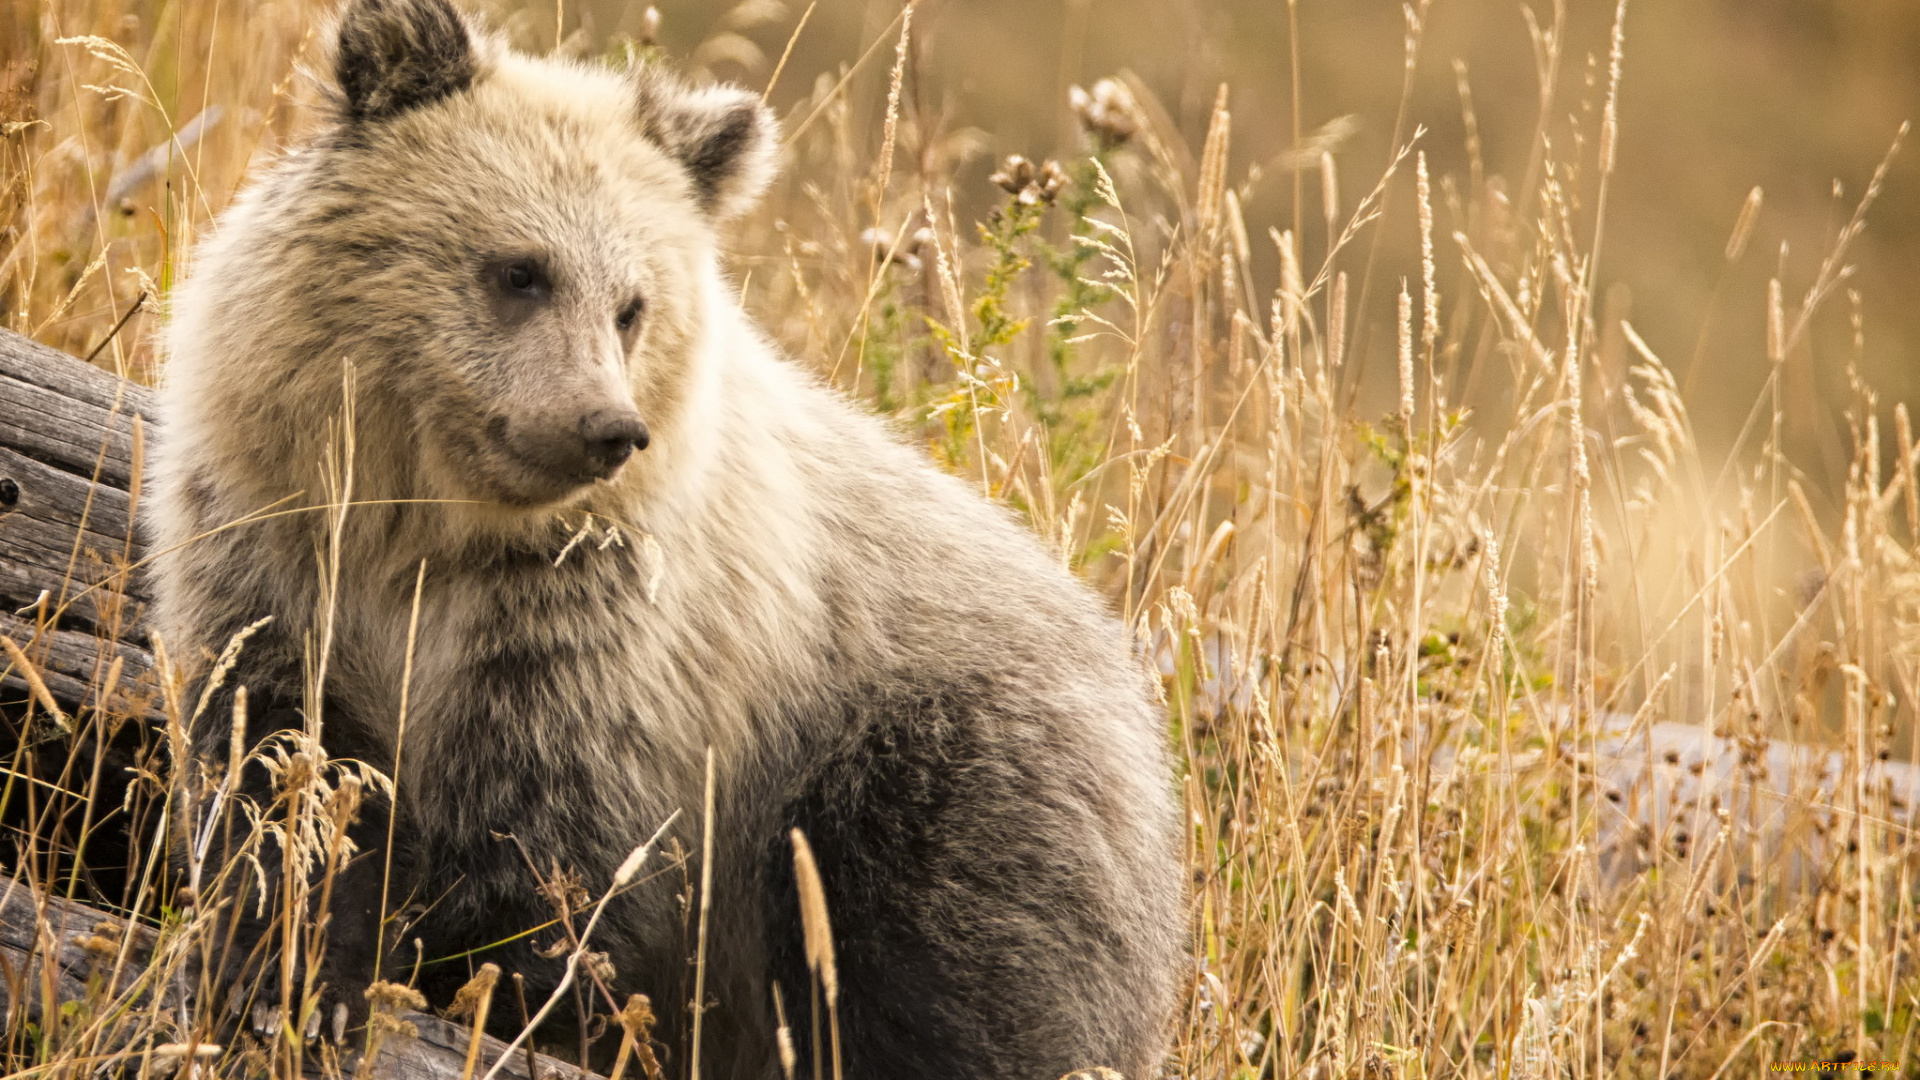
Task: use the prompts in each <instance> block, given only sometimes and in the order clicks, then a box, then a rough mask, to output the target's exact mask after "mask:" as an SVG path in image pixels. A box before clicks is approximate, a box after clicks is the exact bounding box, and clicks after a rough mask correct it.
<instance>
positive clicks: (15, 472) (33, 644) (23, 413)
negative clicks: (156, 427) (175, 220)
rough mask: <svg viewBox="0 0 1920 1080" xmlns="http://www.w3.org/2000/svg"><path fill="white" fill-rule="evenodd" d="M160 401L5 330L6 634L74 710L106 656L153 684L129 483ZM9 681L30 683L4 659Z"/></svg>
mask: <svg viewBox="0 0 1920 1080" xmlns="http://www.w3.org/2000/svg"><path fill="white" fill-rule="evenodd" d="M152 408H153V398H152V392H151V391H149V390H148V389H146V388H145V387H142V386H138V385H135V384H133V383H129V382H125V381H123V380H121V379H118V378H115V377H114V376H113V375H111V374H109V373H108V372H105V371H102V370H100V369H99V368H95V367H91V366H89V365H87V364H84V363H81V362H80V361H79V360H77V359H75V358H73V357H71V356H67V355H66V354H64V353H61V352H58V351H57V350H54V349H49V348H47V347H46V346H44V345H41V344H39V343H37V342H34V341H31V340H29V339H27V338H24V337H21V336H20V335H18V334H15V333H11V332H9V331H4V330H0V633H4V634H5V635H6V636H7V637H9V638H12V639H13V641H14V643H15V644H17V645H20V646H21V647H22V648H24V649H26V650H27V653H28V655H29V656H30V657H32V658H33V660H34V663H35V665H36V666H37V667H38V668H39V674H40V676H41V679H42V681H43V682H45V684H46V685H47V687H48V689H49V690H51V691H52V692H53V693H54V695H55V696H56V697H58V698H59V699H60V700H61V701H62V703H63V705H64V706H65V707H68V708H73V707H76V706H78V705H79V704H80V703H81V702H82V701H83V700H84V699H85V698H86V695H87V688H88V687H89V685H90V684H91V683H92V682H93V680H94V679H96V678H97V677H98V676H99V675H100V674H101V673H103V672H104V671H105V669H106V662H107V661H105V660H102V659H101V658H102V657H103V656H104V657H107V658H108V659H109V660H110V659H111V656H112V655H114V654H115V653H117V654H119V655H121V656H123V657H125V658H126V675H125V677H127V678H131V679H133V680H134V681H135V682H136V683H138V682H142V681H144V682H145V684H146V685H149V686H150V685H151V679H150V674H149V668H151V666H152V662H151V658H150V657H149V656H148V655H147V654H146V653H145V652H144V651H143V650H142V649H141V648H139V646H141V645H144V644H145V632H144V625H143V621H142V620H143V616H144V613H145V608H146V603H147V601H148V599H149V595H148V592H147V586H146V578H145V576H144V575H143V574H142V573H140V572H139V571H138V570H134V569H130V568H131V567H134V566H136V565H137V564H138V562H139V560H140V559H141V558H142V557H143V555H144V553H145V551H144V547H143V545H142V544H141V542H140V537H139V534H138V530H137V529H136V527H135V525H134V522H133V520H132V515H133V514H134V513H137V506H135V505H134V504H135V501H136V500H135V498H134V496H132V495H131V494H129V491H128V488H129V487H130V486H131V485H132V482H133V480H134V474H135V472H136V471H137V469H136V463H135V459H136V458H137V457H139V456H140V455H139V454H138V453H137V452H136V449H135V417H136V416H140V417H142V418H143V419H142V426H144V422H145V421H144V417H146V416H149V415H151V412H152ZM96 476H97V477H98V480H97V481H96V479H95V477H96ZM90 632H91V633H90ZM94 633H100V634H106V635H109V636H111V637H114V638H116V639H118V641H117V643H116V644H113V645H110V646H108V645H102V644H101V643H100V642H99V640H98V639H97V638H95V637H94V636H93V634H94ZM0 684H4V686H5V687H6V688H7V689H8V690H9V691H18V690H20V689H21V688H22V687H23V686H24V685H25V682H24V680H23V679H22V678H21V675H20V673H19V672H15V671H12V670H11V669H10V667H9V666H8V665H7V664H5V663H4V662H0ZM129 685H133V684H131V683H130V684H129Z"/></svg>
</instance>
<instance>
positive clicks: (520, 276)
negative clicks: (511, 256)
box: [500, 259, 547, 297]
mask: <svg viewBox="0 0 1920 1080" xmlns="http://www.w3.org/2000/svg"><path fill="white" fill-rule="evenodd" d="M500 284H501V285H503V286H505V287H506V290H507V291H508V292H510V293H515V294H518V295H520V296H529V297H532V296H539V295H540V294H541V293H543V292H545V291H546V286H547V275H546V274H544V273H542V272H541V270H540V264H539V263H537V262H534V261H533V260H532V259H515V260H513V261H512V262H510V263H507V264H506V265H505V266H502V267H501V268H500Z"/></svg>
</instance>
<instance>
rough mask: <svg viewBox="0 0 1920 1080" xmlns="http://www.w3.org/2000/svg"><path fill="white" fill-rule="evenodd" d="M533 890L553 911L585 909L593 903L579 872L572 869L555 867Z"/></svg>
mask: <svg viewBox="0 0 1920 1080" xmlns="http://www.w3.org/2000/svg"><path fill="white" fill-rule="evenodd" d="M534 891H536V892H538V893H539V894H540V898H541V899H543V900H545V901H546V902H547V903H548V904H550V905H552V907H553V909H554V910H555V911H585V910H586V909H587V908H588V906H590V905H591V904H592V903H593V896H592V895H591V894H589V893H588V892H587V888H586V886H585V885H584V884H582V883H581V881H580V874H579V873H578V872H577V871H574V870H561V869H558V868H556V869H555V870H554V871H553V873H552V874H551V875H549V876H548V878H547V880H545V881H543V882H541V883H540V884H539V885H538V886H536V887H535V890H534Z"/></svg>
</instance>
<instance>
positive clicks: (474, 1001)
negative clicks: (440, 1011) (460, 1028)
mask: <svg viewBox="0 0 1920 1080" xmlns="http://www.w3.org/2000/svg"><path fill="white" fill-rule="evenodd" d="M499 981H500V965H499V964H481V965H480V970H479V971H478V972H476V973H475V974H474V976H473V978H471V979H468V980H467V985H465V986H463V987H461V988H460V990H459V991H458V992H457V993H455V994H454V995H453V1004H451V1005H449V1006H447V1011H446V1017H447V1019H449V1020H470V1019H472V1018H473V1015H474V1013H476V1012H477V1011H479V1008H480V1003H481V1002H483V1001H486V1000H487V999H489V998H491V997H493V988H494V985H495V984H497V983H498V982H499Z"/></svg>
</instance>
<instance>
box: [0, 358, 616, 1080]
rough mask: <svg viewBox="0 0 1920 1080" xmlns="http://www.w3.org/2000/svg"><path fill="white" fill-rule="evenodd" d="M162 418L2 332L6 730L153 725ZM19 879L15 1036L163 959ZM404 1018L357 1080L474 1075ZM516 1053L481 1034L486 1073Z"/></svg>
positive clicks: (0, 618) (521, 1061)
mask: <svg viewBox="0 0 1920 1080" xmlns="http://www.w3.org/2000/svg"><path fill="white" fill-rule="evenodd" d="M152 415H153V393H152V391H150V390H148V389H147V388H146V387H143V386H140V385H138V384H135V383H132V382H129V381H126V380H123V379H119V378H116V377H114V376H113V375H112V374H110V373H108V372H106V371H102V370H101V369H99V368H96V367H92V366H90V365H88V364H84V363H82V362H81V361H79V360H77V359H75V358H73V357H71V356H67V355H66V354H64V353H61V352H58V351H56V350H54V349H50V348H47V347H46V346H44V345H41V344H39V343H37V342H34V341H32V340H30V339H28V338H25V337H22V336H20V335H18V334H15V333H12V332H10V331H5V330H0V637H4V638H6V639H7V640H8V641H10V642H12V644H13V645H14V646H16V647H17V648H18V649H19V651H20V653H21V654H22V655H24V656H25V657H26V660H27V664H28V665H29V666H30V667H31V671H30V672H29V671H27V670H23V669H22V666H21V665H20V664H18V663H17V662H15V661H14V660H13V659H12V658H11V650H7V651H0V711H4V712H5V714H6V716H7V717H8V718H9V719H10V720H12V719H14V718H19V717H24V716H25V715H26V714H27V712H28V711H29V710H30V709H39V710H40V711H42V712H45V711H48V710H46V709H45V704H46V703H45V701H44V697H47V696H50V697H51V698H52V699H53V701H54V703H55V704H56V705H57V706H58V708H59V709H60V710H61V712H62V713H63V714H64V715H66V716H78V715H80V714H82V712H83V711H91V712H94V713H101V714H108V715H112V716H114V717H119V718H125V719H131V720H140V721H142V722H147V721H151V720H154V719H156V718H158V716H159V710H158V708H157V702H158V700H159V695H158V690H157V687H156V685H155V682H154V662H153V655H152V653H151V652H150V651H149V649H148V646H149V641H148V638H147V631H146V624H145V614H146V608H147V605H148V603H149V601H150V599H151V594H150V593H149V591H148V582H147V578H146V576H145V575H144V573H143V572H142V569H141V560H142V559H144V558H145V556H146V547H145V544H144V543H143V542H142V538H141V535H140V530H139V527H138V521H137V517H138V513H139V498H140V488H141V483H142V473H143V471H144V465H145V462H144V457H145V434H146V432H147V431H148V430H150V422H151V421H150V418H151V417H152ZM116 661H117V662H118V663H119V665H120V669H121V670H120V674H119V678H118V680H117V682H116V684H115V687H114V689H113V691H112V698H111V700H99V699H98V695H99V694H100V693H101V692H102V690H103V689H104V686H103V684H104V682H105V679H104V676H105V675H106V673H107V672H108V670H109V668H110V667H111V666H112V665H113V664H114V663H115V662H116ZM22 722H24V721H22ZM14 738H15V739H16V741H18V739H19V738H20V736H18V735H16V736H14ZM114 764H115V765H116V766H118V765H120V764H121V763H120V762H119V761H115V762H114ZM112 771H113V772H115V773H117V772H118V769H117V768H116V769H114V770H112ZM9 775H11V772H10V773H9ZM29 779H30V782H32V783H37V784H41V785H43V786H44V785H48V784H54V783H57V781H48V780H45V779H40V778H29ZM68 794H71V793H70V792H69V793H68ZM107 801H109V802H116V801H118V800H117V799H111V800H107ZM8 869H9V870H14V871H15V872H14V873H13V875H12V878H11V881H10V883H8V884H0V1016H4V1018H5V1020H6V1030H7V1031H18V1030H22V1029H21V1027H20V1026H19V1024H20V1023H22V1022H25V1021H27V1020H29V1019H32V1020H34V1021H35V1022H36V1023H44V1018H45V1017H46V1016H48V1015H60V1016H62V1017H64V1016H65V1015H66V1013H67V1012H71V1011H74V1010H75V1008H76V1004H82V1005H83V1004H85V1003H88V1002H93V1003H96V1004H97V1003H98V1002H99V1001H100V1000H101V996H102V995H103V994H105V995H107V997H108V998H109V999H111V998H113V997H114V996H116V995H123V994H133V993H136V990H134V989H129V988H132V987H136V986H137V983H138V980H137V977H136V976H137V975H138V973H139V972H140V971H141V970H143V968H144V967H145V964H146V962H147V961H148V960H149V959H150V957H151V953H152V950H153V948H154V947H155V945H156V942H157V941H158V933H157V931H156V930H154V929H153V928H152V927H151V926H150V925H148V924H146V923H144V922H140V921H129V920H127V919H124V918H121V917H119V916H117V915H114V914H111V913H108V912H106V911H103V910H101V909H99V908H97V907H92V906H89V905H86V904H82V903H76V902H74V901H70V900H65V899H61V898H58V897H53V896H48V895H46V894H45V893H44V892H42V891H38V890H35V889H32V888H30V887H28V886H27V885H25V884H23V883H22V882H21V875H20V874H19V872H18V871H17V869H16V868H13V867H9V868H8ZM116 971H117V972H118V975H117V976H116V975H115V972H116ZM116 979H117V983H118V985H115V982H116ZM103 980H104V981H105V982H104V984H103ZM143 992H144V993H147V994H149V995H151V994H154V993H164V992H165V988H158V989H154V988H148V989H147V990H145V991H143ZM148 1000H149V1002H150V1001H151V998H150V997H149V998H148ZM123 1005H124V1003H123ZM399 1019H401V1020H403V1021H405V1022H407V1023H409V1024H411V1025H412V1027H413V1028H414V1029H415V1030H416V1031H417V1032H418V1034H417V1036H415V1037H405V1036H392V1037H389V1038H387V1039H386V1040H384V1041H383V1042H382V1043H381V1045H380V1047H379V1050H378V1054H377V1060H376V1061H375V1062H374V1063H373V1066H372V1067H371V1069H370V1070H368V1071H365V1072H360V1071H359V1070H358V1069H357V1068H356V1067H355V1066H354V1065H353V1063H352V1061H351V1055H348V1057H347V1058H346V1059H345V1061H344V1062H343V1064H344V1065H345V1066H346V1067H347V1068H348V1069H349V1070H350V1074H351V1075H356V1076H366V1077H368V1078H370V1080H375V1078H377V1080H460V1078H461V1077H462V1076H463V1075H465V1074H466V1055H467V1049H468V1045H469V1042H470V1039H471V1031H470V1029H469V1028H467V1027H465V1026H462V1025H460V1024H455V1023H451V1022H449V1021H446V1020H443V1019H440V1018H439V1017H435V1016H429V1015H426V1014H423V1013H413V1012H405V1013H402V1014H401V1015H400V1017H399ZM61 1022H66V1021H65V1020H64V1019H63V1020H62V1021H61ZM120 1042H122V1043H127V1046H126V1047H123V1048H122V1050H120V1051H117V1052H122V1053H134V1052H136V1047H135V1043H130V1042H128V1041H127V1039H126V1038H125V1037H122V1038H121V1039H120ZM136 1042H137V1040H136ZM111 1044H112V1040H109V1045H111ZM505 1048H506V1044H504V1043H502V1042H500V1041H499V1040H497V1039H493V1038H492V1037H490V1036H488V1037H483V1042H482V1050H481V1054H480V1064H479V1069H478V1071H477V1072H476V1074H475V1075H480V1074H484V1072H485V1071H486V1070H487V1069H488V1068H490V1067H491V1066H492V1064H493V1063H494V1062H495V1061H496V1060H497V1059H498V1058H499V1056H500V1053H501V1052H502V1051H503V1050H504V1049H505ZM152 1049H153V1048H152V1047H150V1046H149V1047H146V1048H145V1049H144V1050H138V1052H141V1053H150V1052H151V1051H152ZM530 1057H531V1058H534V1059H535V1060H537V1068H538V1071H539V1074H540V1078H541V1080H546V1078H549V1077H558V1078H560V1080H578V1078H580V1077H583V1076H585V1075H587V1074H584V1073H582V1072H581V1071H580V1070H578V1069H576V1068H574V1067H572V1066H570V1065H566V1064H563V1063H562V1062H560V1061H558V1060H556V1059H554V1058H551V1057H547V1056H544V1055H529V1054H526V1053H524V1052H516V1053H515V1054H514V1055H513V1057H512V1058H511V1059H510V1060H509V1061H508V1062H507V1063H506V1064H505V1065H504V1067H503V1068H502V1072H503V1074H505V1075H510V1076H514V1077H518V1078H521V1080H531V1078H530V1077H529V1073H528V1064H527V1063H528V1060H529V1058H530ZM141 1071H142V1073H143V1074H144V1072H145V1071H146V1070H145V1069H142V1070H141Z"/></svg>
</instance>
